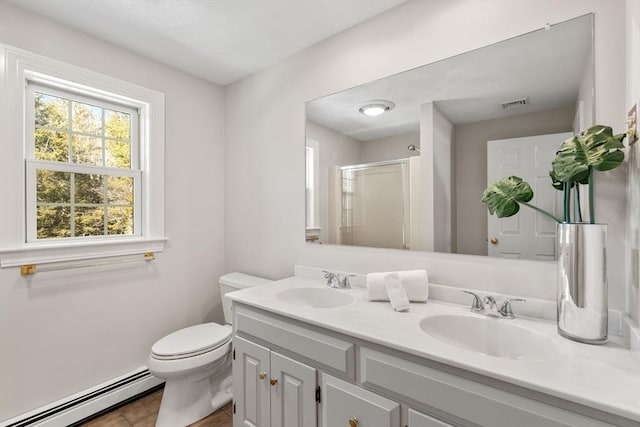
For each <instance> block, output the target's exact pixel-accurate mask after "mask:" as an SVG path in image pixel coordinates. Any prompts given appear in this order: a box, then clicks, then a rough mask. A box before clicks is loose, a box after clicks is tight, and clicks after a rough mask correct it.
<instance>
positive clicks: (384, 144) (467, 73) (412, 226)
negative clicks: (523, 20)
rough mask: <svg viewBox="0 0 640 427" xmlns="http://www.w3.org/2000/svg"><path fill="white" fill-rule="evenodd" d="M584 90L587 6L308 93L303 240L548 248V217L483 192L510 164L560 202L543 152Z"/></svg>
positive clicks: (540, 195) (581, 103) (517, 254)
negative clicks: (520, 31) (495, 210)
mask: <svg viewBox="0 0 640 427" xmlns="http://www.w3.org/2000/svg"><path fill="white" fill-rule="evenodd" d="M593 91H594V58H593V15H591V14H589V15H585V16H581V17H578V18H575V19H572V20H569V21H565V22H562V23H559V24H555V25H548V26H547V27H546V28H543V29H540V30H538V31H534V32H531V33H528V34H524V35H521V36H518V37H515V38H512V39H509V40H505V41H502V42H500V43H496V44H493V45H490V46H487V47H484V48H481V49H477V50H474V51H471V52H467V53H464V54H461V55H457V56H455V57H452V58H448V59H445V60H442V61H439V62H436V63H433V64H428V65H425V66H423V67H419V68H416V69H412V70H409V71H406V72H403V73H400V74H397V75H393V76H390V77H387V78H384V79H380V80H377V81H373V82H370V83H367V84H364V85H361V86H358V87H354V88H351V89H348V90H345V91H342V92H339V93H335V94H332V95H329V96H325V97H322V98H319V99H315V100H313V101H309V102H307V103H306V172H307V173H306V186H307V197H306V205H307V206H306V237H307V241H308V242H310V243H313V244H319V243H320V244H337V245H354V246H370V247H383V248H399V249H407V250H419V251H437V252H451V253H461V254H471V255H489V256H501V257H508V258H522V259H540V260H553V259H554V237H555V236H554V233H555V224H554V223H553V222H551V221H549V220H547V219H546V218H544V217H541V216H538V215H536V214H535V212H533V211H531V212H525V211H528V209H523V210H521V212H520V213H519V214H518V215H516V216H514V217H511V218H506V219H500V220H499V219H497V218H496V217H495V216H491V215H488V212H487V209H486V207H485V205H484V204H482V203H481V202H480V198H481V196H482V192H483V190H484V189H485V188H486V186H487V183H488V182H493V181H494V180H495V179H498V178H500V177H502V176H506V175H518V176H521V177H523V178H525V179H526V180H527V181H528V182H530V183H532V186H533V187H534V192H535V200H534V203H535V204H536V205H538V206H540V207H544V208H546V209H547V210H550V211H554V210H555V211H556V212H557V211H558V209H559V206H560V204H559V198H558V196H559V194H558V192H556V191H555V190H553V188H552V187H551V185H550V181H549V177H548V171H549V169H550V167H551V159H552V158H553V155H554V154H555V151H556V150H557V148H558V147H559V146H560V145H561V144H562V142H563V141H564V140H565V139H566V138H568V137H570V136H571V135H572V134H573V133H574V132H578V131H580V130H582V129H585V128H586V127H588V126H590V125H591V124H593V111H594V107H593ZM369 108H372V110H371V111H369ZM376 113H377V114H376Z"/></svg>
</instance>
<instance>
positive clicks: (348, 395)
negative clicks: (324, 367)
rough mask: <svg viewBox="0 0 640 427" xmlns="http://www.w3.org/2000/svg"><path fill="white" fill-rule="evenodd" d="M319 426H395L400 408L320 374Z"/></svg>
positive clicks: (397, 405)
mask: <svg viewBox="0 0 640 427" xmlns="http://www.w3.org/2000/svg"><path fill="white" fill-rule="evenodd" d="M321 390H322V399H321V403H320V405H321V406H322V411H321V412H322V414H321V425H322V427H399V426H400V405H399V404H398V403H396V402H394V401H391V400H389V399H387V398H384V397H382V396H380V395H377V394H375V393H372V392H370V391H368V390H364V389H362V388H360V387H357V386H355V385H353V384H350V383H348V382H346V381H342V380H339V379H338V378H335V377H332V376H331V375H327V374H324V373H323V374H322V380H321Z"/></svg>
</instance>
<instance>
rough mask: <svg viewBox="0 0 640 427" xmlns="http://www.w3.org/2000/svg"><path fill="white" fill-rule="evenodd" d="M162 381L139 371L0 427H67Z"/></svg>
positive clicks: (69, 397) (145, 369)
mask: <svg viewBox="0 0 640 427" xmlns="http://www.w3.org/2000/svg"><path fill="white" fill-rule="evenodd" d="M162 382H163V381H162V380H161V379H159V378H156V377H154V376H153V375H151V373H150V372H149V370H148V369H147V368H146V367H145V368H140V369H137V370H135V371H132V372H130V373H128V374H126V375H123V376H121V377H117V378H114V379H112V380H110V381H106V382H104V383H102V384H99V385H97V386H95V387H92V388H90V389H87V390H84V391H82V392H80V393H76V394H74V395H71V396H68V397H66V398H64V399H61V400H59V401H57V402H53V403H51V404H49V405H46V406H43V407H41V408H38V409H35V410H33V411H30V412H28V413H25V414H22V415H19V416H17V417H15V418H12V419H10V420H7V421H3V422H0V427H66V426H69V425H73V424H74V423H77V422H78V421H81V420H84V419H86V418H89V417H91V416H92V415H95V414H97V413H99V412H102V411H104V410H105V409H107V408H110V407H113V406H115V405H118V404H119V403H121V402H123V401H125V400H127V399H130V398H132V397H134V396H136V395H138V394H141V393H144V392H145V391H147V390H149V389H152V388H153V387H156V386H158V385H160V384H162Z"/></svg>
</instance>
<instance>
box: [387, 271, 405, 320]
mask: <svg viewBox="0 0 640 427" xmlns="http://www.w3.org/2000/svg"><path fill="white" fill-rule="evenodd" d="M384 287H385V289H386V290H387V294H388V295H389V302H390V303H391V308H393V309H394V310H395V311H409V297H407V292H406V291H405V290H404V286H402V282H400V277H398V273H390V274H387V276H386V277H385V282H384Z"/></svg>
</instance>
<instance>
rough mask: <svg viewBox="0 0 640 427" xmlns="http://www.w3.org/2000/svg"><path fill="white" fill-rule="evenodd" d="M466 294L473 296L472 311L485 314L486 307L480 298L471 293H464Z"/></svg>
mask: <svg viewBox="0 0 640 427" xmlns="http://www.w3.org/2000/svg"><path fill="white" fill-rule="evenodd" d="M462 292H464V293H465V294H469V295H473V303H471V311H473V312H474V313H484V305H483V304H482V300H481V299H480V297H479V296H478V295H477V294H475V293H473V292H471V291H462Z"/></svg>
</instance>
